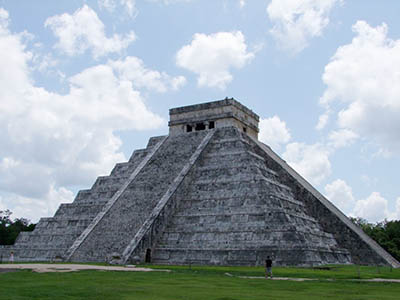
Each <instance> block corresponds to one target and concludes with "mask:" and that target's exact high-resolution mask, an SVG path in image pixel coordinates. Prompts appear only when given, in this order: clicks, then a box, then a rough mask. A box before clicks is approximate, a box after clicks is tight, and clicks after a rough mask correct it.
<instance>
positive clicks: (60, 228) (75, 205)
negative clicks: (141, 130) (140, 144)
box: [0, 137, 159, 261]
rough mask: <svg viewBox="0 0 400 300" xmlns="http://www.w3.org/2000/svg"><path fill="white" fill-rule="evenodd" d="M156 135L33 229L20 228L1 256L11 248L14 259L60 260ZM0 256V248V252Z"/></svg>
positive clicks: (138, 160)
mask: <svg viewBox="0 0 400 300" xmlns="http://www.w3.org/2000/svg"><path fill="white" fill-rule="evenodd" d="M157 140H159V137H155V138H152V139H150V141H149V144H148V147H147V148H146V149H140V150H136V151H134V152H133V154H132V156H131V158H130V160H129V161H128V162H125V163H118V164H117V165H116V166H115V167H114V168H113V170H112V171H111V173H110V175H109V176H100V177H98V178H97V179H96V181H95V183H94V184H93V186H92V188H91V189H89V190H81V191H79V192H78V194H77V196H76V197H75V200H74V201H73V202H72V203H63V204H61V205H60V207H59V208H58V210H57V211H56V213H55V215H54V217H51V218H41V219H40V220H39V222H38V224H37V225H36V228H35V230H34V231H33V232H21V233H20V234H19V236H18V238H17V240H16V242H15V244H14V245H13V246H12V247H8V248H7V249H6V250H3V252H5V253H4V255H3V256H4V257H6V256H7V255H9V252H10V251H14V256H15V260H18V261H49V260H50V261H51V260H63V259H64V255H65V252H66V251H67V249H68V248H69V247H70V246H71V245H72V243H73V242H74V241H75V240H76V239H77V238H78V237H79V236H80V234H81V233H82V231H83V230H85V228H87V226H88V225H89V224H90V222H91V221H92V220H93V218H94V217H95V216H96V215H97V214H98V213H99V212H100V211H101V209H102V208H103V206H104V205H105V203H107V201H108V200H109V198H110V197H112V196H113V195H114V193H115V192H116V191H117V190H118V189H119V187H120V186H121V185H122V183H123V182H124V181H125V180H126V178H127V177H128V176H129V175H130V173H131V172H132V171H133V170H134V169H135V168H136V167H137V165H138V164H139V163H140V162H141V161H142V159H143V157H144V156H145V155H146V154H147V152H148V151H150V149H151V148H152V147H153V146H154V144H155V142H156V141H157ZM0 256H1V252H0Z"/></svg>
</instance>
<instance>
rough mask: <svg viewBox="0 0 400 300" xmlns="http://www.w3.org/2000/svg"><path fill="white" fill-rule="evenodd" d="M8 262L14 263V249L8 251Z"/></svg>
mask: <svg viewBox="0 0 400 300" xmlns="http://www.w3.org/2000/svg"><path fill="white" fill-rule="evenodd" d="M10 263H12V264H13V263H14V251H11V253H10Z"/></svg>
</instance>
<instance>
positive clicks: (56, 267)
mask: <svg viewBox="0 0 400 300" xmlns="http://www.w3.org/2000/svg"><path fill="white" fill-rule="evenodd" d="M23 269H30V270H32V271H34V272H39V273H43V272H76V271H81V270H101V271H125V272H152V271H155V272H170V270H155V269H150V268H137V267H136V266H134V265H130V266H95V265H80V264H2V265H0V272H6V271H4V270H14V271H17V270H23Z"/></svg>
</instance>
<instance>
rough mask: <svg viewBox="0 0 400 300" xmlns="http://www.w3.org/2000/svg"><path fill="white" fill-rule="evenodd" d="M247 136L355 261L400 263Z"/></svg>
mask: <svg viewBox="0 0 400 300" xmlns="http://www.w3.org/2000/svg"><path fill="white" fill-rule="evenodd" d="M244 138H246V139H247V140H248V141H249V142H250V143H251V144H252V145H253V147H254V151H255V152H256V153H258V154H259V155H260V156H264V157H265V161H266V164H267V166H268V168H270V169H272V170H274V171H275V172H276V173H277V174H278V176H279V177H280V178H281V181H282V182H283V183H285V184H286V185H288V186H291V187H293V192H294V196H295V199H296V200H297V201H300V202H303V203H304V205H305V207H306V210H307V214H308V215H309V216H311V217H313V218H315V219H317V220H318V223H319V225H320V226H321V228H322V230H323V231H325V232H327V233H329V234H331V235H332V236H333V237H334V238H335V240H336V241H337V243H338V245H340V247H341V248H344V249H346V250H347V251H348V252H349V253H350V255H351V262H352V263H356V264H369V265H388V264H391V265H392V266H399V263H398V262H396V260H395V259H393V258H392V257H391V256H390V254H388V253H387V252H386V251H385V250H383V249H382V248H381V247H380V246H379V245H378V244H377V243H376V242H375V241H373V240H371V239H370V238H369V237H368V236H366V234H365V233H363V232H362V230H361V229H360V228H358V227H357V226H356V225H354V224H352V223H351V221H350V220H348V219H347V217H346V216H345V215H344V214H343V213H341V212H340V211H339V210H338V209H337V208H336V207H334V206H333V204H332V203H330V202H329V201H328V200H326V199H325V198H324V197H323V196H322V195H321V194H319V193H318V192H317V191H316V190H315V189H314V188H312V187H311V185H309V184H308V183H307V182H306V181H305V180H304V179H303V178H302V177H301V176H300V175H298V174H297V173H296V172H295V171H294V170H293V169H291V168H290V167H289V166H287V164H286V163H285V162H284V161H283V160H282V159H280V158H279V157H278V156H277V155H276V154H275V153H273V152H272V151H271V150H270V148H269V147H268V146H266V145H260V143H259V144H258V145H257V143H255V142H254V140H252V139H251V138H249V137H246V136H244ZM266 150H267V151H268V152H269V153H268V154H267V152H266Z"/></svg>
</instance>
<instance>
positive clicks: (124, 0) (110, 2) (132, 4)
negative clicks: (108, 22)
mask: <svg viewBox="0 0 400 300" xmlns="http://www.w3.org/2000/svg"><path fill="white" fill-rule="evenodd" d="M97 3H98V5H99V7H100V8H104V9H106V10H108V11H109V12H114V11H115V10H116V8H117V7H118V4H119V5H120V6H122V7H123V8H124V9H125V11H126V13H127V14H128V15H129V16H130V17H131V18H135V17H136V16H137V14H138V10H137V8H136V1H135V0H119V1H117V0H98V1H97Z"/></svg>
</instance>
